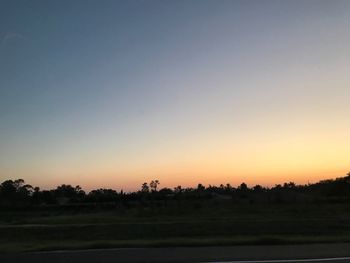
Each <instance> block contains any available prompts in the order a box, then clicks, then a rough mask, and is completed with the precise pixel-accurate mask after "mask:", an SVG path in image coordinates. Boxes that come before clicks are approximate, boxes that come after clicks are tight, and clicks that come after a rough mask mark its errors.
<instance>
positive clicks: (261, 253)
mask: <svg viewBox="0 0 350 263" xmlns="http://www.w3.org/2000/svg"><path fill="white" fill-rule="evenodd" d="M344 257H349V258H344ZM301 259H306V260H305V261H304V262H316V263H317V262H350V244H348V243H340V244H308V245H285V246H231V247H192V248H190V247H187V248H186V247H173V248H124V249H102V250H78V251H55V252H27V253H15V254H0V262H1V263H24V262H25V263H37V262H47V263H78V262H83V263H112V262H113V263H116V262H118V263H119V262H120V263H124V262H125V263H126V262H135V263H138V262H224V261H226V262H227V261H228V262H230V261H234V262H237V261H255V260H264V262H265V263H267V262H276V263H277V262H293V260H296V261H294V262H302V261H300V260H301ZM269 260H273V261H269Z"/></svg>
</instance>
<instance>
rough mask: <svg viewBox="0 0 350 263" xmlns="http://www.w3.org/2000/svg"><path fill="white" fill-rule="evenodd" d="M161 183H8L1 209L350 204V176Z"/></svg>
mask: <svg viewBox="0 0 350 263" xmlns="http://www.w3.org/2000/svg"><path fill="white" fill-rule="evenodd" d="M159 186H160V182H159V180H152V181H151V182H149V183H147V182H145V183H143V184H142V185H141V187H140V189H139V190H137V191H134V192H123V191H119V192H118V191H116V190H113V189H108V188H101V189H96V190H92V191H90V192H88V193H87V192H85V191H84V190H83V189H82V188H81V187H80V186H79V185H77V186H72V185H69V184H62V185H60V186H57V187H56V188H55V189H52V190H41V189H40V188H39V187H33V186H31V185H29V184H26V183H25V181H24V180H23V179H16V180H6V181H4V182H2V183H1V184H0V206H3V207H4V206H14V205H19V206H45V205H67V204H106V203H109V204H110V203H112V204H117V203H127V202H133V203H138V204H140V205H147V204H148V203H149V202H157V201H170V200H175V201H176V200H209V199H216V200H232V201H234V202H243V203H259V202H260V203H288V202H350V173H348V174H347V175H346V176H344V177H339V178H336V179H329V180H322V181H319V182H317V183H313V184H305V185H296V184H295V183H293V182H288V183H284V184H278V185H275V186H273V187H263V186H261V185H255V186H252V187H249V186H248V185H247V184H246V183H242V184H240V185H239V186H237V187H233V186H231V185H230V184H221V185H219V186H213V185H209V186H204V185H203V184H198V185H197V187H185V188H183V187H182V186H180V185H179V186H177V187H175V188H173V189H171V188H167V187H164V188H159Z"/></svg>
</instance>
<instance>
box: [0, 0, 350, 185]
mask: <svg viewBox="0 0 350 263" xmlns="http://www.w3.org/2000/svg"><path fill="white" fill-rule="evenodd" d="M349 99H350V1H346V0H344V1H337V0H332V1H322V0H318V1H315V0H308V1H301V0H300V1H298V0H290V1H278V0H276V1H260V0H259V1H221V0H216V1H214V0H213V1H205V0H197V1H196V0H189V1H185V0H184V1H161V0H160V1H152V0H150V1H141V0H139V1H107V0H103V1H97V0H95V1H89V0H87V1H85V0H81V1H79V0H77V1H68V0H63V1H61V0H60V1H47V0H43V1H37V0H31V1H16V0H15V1H14V0H9V1H7V0H5V1H4V0H0V180H1V181H2V180H5V179H10V178H12V179H15V178H23V179H25V180H26V181H27V182H28V183H30V184H33V185H38V186H41V187H42V188H51V187H54V186H56V185H58V184H61V183H67V184H73V185H76V184H79V185H81V186H82V187H83V188H85V189H92V188H99V187H108V188H116V189H124V190H135V189H137V188H139V187H140V185H141V184H142V183H143V182H145V181H147V182H149V181H150V180H152V179H159V181H160V183H161V185H160V186H161V187H165V186H167V187H174V186H176V185H179V184H180V185H182V186H195V185H197V183H203V184H205V185H207V184H220V183H230V184H232V185H237V184H239V183H241V182H243V181H244V182H246V183H248V184H249V185H254V184H262V185H267V186H271V185H274V184H277V183H282V182H285V181H294V182H296V183H307V182H315V181H317V180H319V179H324V178H334V177H337V176H342V175H344V174H346V173H347V172H348V171H350V154H349V151H350V104H349Z"/></svg>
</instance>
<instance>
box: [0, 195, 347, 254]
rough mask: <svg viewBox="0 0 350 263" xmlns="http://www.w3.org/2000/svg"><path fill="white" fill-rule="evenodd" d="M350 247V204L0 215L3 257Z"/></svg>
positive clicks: (199, 205)
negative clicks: (153, 249) (151, 249)
mask: <svg viewBox="0 0 350 263" xmlns="http://www.w3.org/2000/svg"><path fill="white" fill-rule="evenodd" d="M347 241H350V204H234V203H232V202H230V201H213V200H211V201H206V202H187V203H186V204H178V203H174V204H167V205H165V206H164V205H162V206H159V205H157V204H154V205H152V206H150V207H129V208H115V209H113V210H111V209H110V208H109V209H108V210H106V209H96V208H94V209H92V208H84V209H82V208H77V209H72V208H71V207H70V208H69V209H66V208H65V209H37V210H35V211H31V210H29V211H21V212H20V211H18V210H17V211H2V212H1V213H0V251H3V252H4V251H28V250H52V249H78V248H102V247H104V248H106V247H137V246H142V247H145V246H199V245H202V246H203V245H232V244H287V243H321V242H347Z"/></svg>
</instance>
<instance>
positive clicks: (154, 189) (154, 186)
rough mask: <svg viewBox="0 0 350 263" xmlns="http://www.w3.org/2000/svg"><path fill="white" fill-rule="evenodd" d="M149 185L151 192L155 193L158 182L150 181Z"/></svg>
mask: <svg viewBox="0 0 350 263" xmlns="http://www.w3.org/2000/svg"><path fill="white" fill-rule="evenodd" d="M149 185H150V187H151V190H152V191H153V192H157V187H158V185H159V181H158V180H152V181H151V182H150V184H149Z"/></svg>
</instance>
